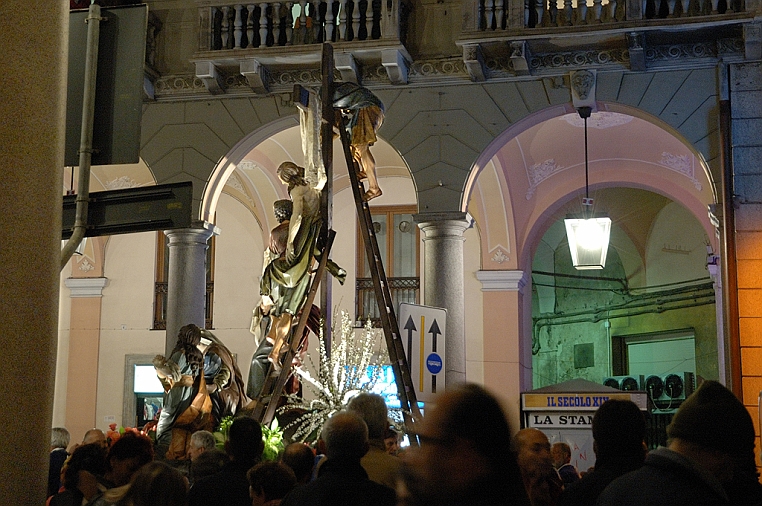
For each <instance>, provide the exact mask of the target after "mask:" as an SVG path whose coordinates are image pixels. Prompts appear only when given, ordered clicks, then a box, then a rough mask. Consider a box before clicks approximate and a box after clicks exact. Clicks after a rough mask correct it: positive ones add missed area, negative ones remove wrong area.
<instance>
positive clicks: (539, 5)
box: [534, 0, 545, 26]
mask: <svg viewBox="0 0 762 506" xmlns="http://www.w3.org/2000/svg"><path fill="white" fill-rule="evenodd" d="M534 10H535V11H536V12H537V26H542V16H543V14H545V0H535V3H534Z"/></svg>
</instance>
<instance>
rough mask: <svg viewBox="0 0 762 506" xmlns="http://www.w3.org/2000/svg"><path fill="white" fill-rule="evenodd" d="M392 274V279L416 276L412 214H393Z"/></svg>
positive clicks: (415, 228)
mask: <svg viewBox="0 0 762 506" xmlns="http://www.w3.org/2000/svg"><path fill="white" fill-rule="evenodd" d="M392 230H393V234H394V238H393V241H394V242H393V244H392V245H393V248H394V272H393V273H392V276H393V277H411V276H415V275H416V264H417V258H416V254H415V253H416V246H417V244H416V230H417V227H416V225H415V223H413V215H412V214H395V215H394V227H393V229H392Z"/></svg>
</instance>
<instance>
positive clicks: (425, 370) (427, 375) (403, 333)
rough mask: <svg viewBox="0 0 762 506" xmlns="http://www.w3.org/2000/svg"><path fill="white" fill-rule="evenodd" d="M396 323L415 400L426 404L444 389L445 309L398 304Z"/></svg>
mask: <svg viewBox="0 0 762 506" xmlns="http://www.w3.org/2000/svg"><path fill="white" fill-rule="evenodd" d="M398 321H399V325H400V337H401V338H402V345H403V347H404V348H405V357H406V358H407V363H408V365H409V366H410V377H411V379H412V381H413V387H414V388H415V392H416V397H417V398H418V400H419V401H423V402H427V401H430V400H432V399H433V398H434V394H436V393H437V390H440V391H441V390H444V377H445V335H446V330H447V310H445V309H442V308H438V307H430V306H419V305H416V304H400V310H399V320H398Z"/></svg>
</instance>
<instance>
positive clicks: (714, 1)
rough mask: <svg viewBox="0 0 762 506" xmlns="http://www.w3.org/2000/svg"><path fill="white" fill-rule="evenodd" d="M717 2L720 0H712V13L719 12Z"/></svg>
mask: <svg viewBox="0 0 762 506" xmlns="http://www.w3.org/2000/svg"><path fill="white" fill-rule="evenodd" d="M719 3H720V0H712V14H718V13H719V11H718V10H717V6H718V5H719ZM644 12H645V11H644Z"/></svg>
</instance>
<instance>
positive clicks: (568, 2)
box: [564, 0, 574, 26]
mask: <svg viewBox="0 0 762 506" xmlns="http://www.w3.org/2000/svg"><path fill="white" fill-rule="evenodd" d="M564 14H565V15H566V26H571V25H572V16H574V9H573V8H572V0H564Z"/></svg>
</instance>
